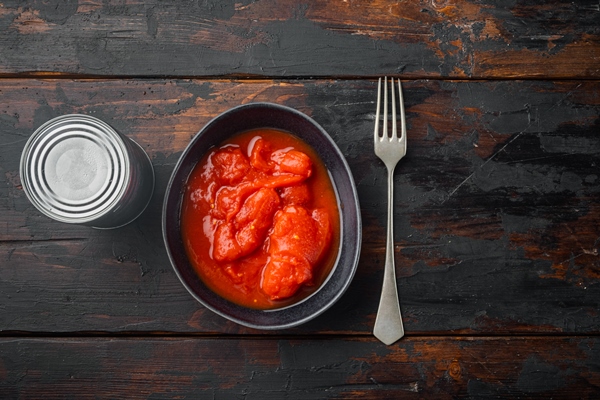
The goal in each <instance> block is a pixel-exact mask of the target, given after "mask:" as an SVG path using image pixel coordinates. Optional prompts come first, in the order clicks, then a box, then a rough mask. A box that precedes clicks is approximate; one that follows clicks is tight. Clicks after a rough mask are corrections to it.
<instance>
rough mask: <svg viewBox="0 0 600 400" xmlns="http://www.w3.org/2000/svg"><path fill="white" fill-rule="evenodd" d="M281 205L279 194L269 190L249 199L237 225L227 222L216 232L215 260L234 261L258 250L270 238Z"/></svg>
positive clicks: (239, 213)
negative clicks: (274, 218) (272, 225)
mask: <svg viewBox="0 0 600 400" xmlns="http://www.w3.org/2000/svg"><path fill="white" fill-rule="evenodd" d="M279 201H280V200H279V196H278V195H277V192H275V190H273V189H267V188H263V189H260V190H258V191H257V192H255V193H253V194H252V195H250V196H248V198H247V199H246V201H245V202H244V204H243V205H242V206H241V208H240V210H239V212H238V213H237V214H236V215H235V218H234V219H233V221H231V222H228V221H223V222H221V223H220V224H219V226H218V227H217V229H216V230H215V234H214V239H213V258H214V259H215V260H217V261H220V262H223V261H234V260H237V259H238V258H240V257H243V256H246V255H248V254H250V253H252V252H253V251H254V250H256V249H257V248H258V247H259V246H260V245H261V244H262V243H263V242H264V240H265V239H266V237H267V231H268V230H269V228H270V227H271V224H272V221H273V214H275V211H277V208H278V207H279Z"/></svg>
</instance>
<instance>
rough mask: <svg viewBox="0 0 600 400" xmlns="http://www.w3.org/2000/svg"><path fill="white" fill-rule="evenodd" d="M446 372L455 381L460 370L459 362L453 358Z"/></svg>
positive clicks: (458, 376)
mask: <svg viewBox="0 0 600 400" xmlns="http://www.w3.org/2000/svg"><path fill="white" fill-rule="evenodd" d="M448 374H449V375H450V376H451V377H452V379H454V380H455V381H458V380H460V377H461V370H460V364H459V363H458V361H456V360H454V361H452V362H451V363H450V366H449V367H448Z"/></svg>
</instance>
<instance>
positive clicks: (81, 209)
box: [20, 114, 154, 228]
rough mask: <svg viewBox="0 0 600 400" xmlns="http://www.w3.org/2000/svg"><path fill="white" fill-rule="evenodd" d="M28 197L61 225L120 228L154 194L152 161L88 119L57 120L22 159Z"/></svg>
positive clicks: (37, 134) (32, 140)
mask: <svg viewBox="0 0 600 400" xmlns="http://www.w3.org/2000/svg"><path fill="white" fill-rule="evenodd" d="M20 175H21V181H22V184H23V189H24V191H25V194H26V195H27V197H28V198H29V200H30V201H31V202H32V204H33V205H34V206H35V207H36V208H37V209H38V210H39V211H40V212H42V213H43V214H45V215H46V216H48V217H50V218H52V219H55V220H57V221H61V222H66V223H72V224H82V225H89V226H93V227H96V228H116V227H119V226H122V225H125V224H127V223H129V222H131V221H133V220H134V219H135V218H137V217H138V216H139V215H140V214H141V212H142V211H143V210H144V209H145V208H146V206H147V204H148V202H149V200H150V197H151V196H152V192H153V190H154V170H153V169H152V164H151V162H150V159H149V158H148V155H147V154H146V153H145V152H144V150H143V149H142V148H141V147H140V146H139V145H138V144H137V143H135V142H134V141H133V140H131V139H129V138H127V137H125V136H122V135H121V134H119V133H118V132H117V131H115V130H114V129H113V128H112V127H111V126H110V125H108V124H106V123H105V122H103V121H101V120H99V119H98V118H94V117H90V116H87V115H79V114H72V115H65V116H61V117H57V118H54V119H52V120H50V121H48V122H46V123H45V124H43V125H42V126H41V127H39V128H38V129H37V130H36V131H35V132H34V134H33V135H32V136H31V137H30V138H29V140H28V141H27V144H26V145H25V148H24V149H23V154H22V156H21V165H20Z"/></svg>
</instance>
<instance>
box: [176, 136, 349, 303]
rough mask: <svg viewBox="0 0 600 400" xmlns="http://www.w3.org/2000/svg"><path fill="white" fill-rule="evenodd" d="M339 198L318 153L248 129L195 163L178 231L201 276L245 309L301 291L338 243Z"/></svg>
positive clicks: (289, 299) (318, 275)
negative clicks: (179, 230)
mask: <svg viewBox="0 0 600 400" xmlns="http://www.w3.org/2000/svg"><path fill="white" fill-rule="evenodd" d="M339 230H340V216H339V210H338V200H337V197H336V194H335V191H334V189H333V185H332V182H331V180H330V177H329V174H328V173H327V169H326V168H325V166H324V164H323V162H322V161H321V159H320V158H319V156H318V155H317V153H316V152H315V151H314V149H312V148H311V147H310V146H309V145H308V144H306V143H305V142H303V141H302V140H301V139H299V138H298V137H296V136H294V135H291V134H289V133H287V132H283V131H280V130H276V129H254V130H251V131H248V132H244V133H241V134H238V135H235V136H233V137H231V138H229V139H227V140H226V141H225V142H223V143H221V144H220V145H219V146H217V147H215V148H213V149H211V150H210V151H209V152H208V153H207V154H206V155H205V156H204V157H203V158H202V159H201V160H200V161H199V162H198V164H197V165H196V166H195V167H194V169H193V170H192V172H191V174H190V176H189V179H188V182H187V184H186V189H185V194H184V198H183V203H182V209H181V235H182V240H183V244H184V247H185V249H186V252H187V254H188V258H189V259H190V262H191V264H192V266H193V267H194V269H195V271H196V272H197V274H198V275H199V276H200V278H201V279H202V280H203V282H204V283H205V284H206V285H207V286H208V287H210V288H211V290H213V291H214V292H215V293H217V294H219V295H220V296H222V297H224V298H226V299H228V300H230V301H232V302H234V303H236V304H239V305H241V306H244V307H249V308H257V309H271V308H277V307H282V306H285V305H288V304H291V303H294V302H297V301H299V300H301V299H302V298H305V297H307V296H308V295H310V294H311V293H313V292H314V291H315V290H317V289H318V288H319V286H320V285H321V284H322V283H323V282H324V281H325V279H326V278H327V276H328V274H329V272H330V271H331V268H332V266H333V264H334V262H335V259H336V256H337V252H338V249H339V237H340V233H339Z"/></svg>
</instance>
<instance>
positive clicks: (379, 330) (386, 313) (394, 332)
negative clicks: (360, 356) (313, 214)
mask: <svg viewBox="0 0 600 400" xmlns="http://www.w3.org/2000/svg"><path fill="white" fill-rule="evenodd" d="M390 86H391V88H392V89H391V91H392V93H391V94H392V96H391V97H392V134H391V136H390V135H388V111H387V110H388V90H387V77H386V78H385V79H384V105H383V107H384V109H383V123H382V125H383V129H382V130H383V134H382V135H380V133H379V112H380V107H381V78H379V85H378V87H377V112H376V115H375V133H374V143H375V154H376V155H377V156H378V157H379V158H380V159H381V161H383V162H384V164H385V166H386V167H387V171H388V200H387V201H388V216H387V240H386V246H385V269H384V275H383V287H382V290H381V298H380V300H379V309H378V310H377V317H376V319H375V327H374V329H373V334H374V335H375V337H376V338H377V339H379V340H381V341H382V342H383V343H385V344H386V345H390V344H392V343H394V342H395V341H397V340H398V339H400V338H402V336H404V325H403V324H402V314H401V313H400V302H399V299H398V288H397V286H396V266H395V264H394V223H393V222H394V221H393V218H394V216H393V200H394V169H395V167H396V164H397V163H398V161H400V159H401V158H402V157H404V156H405V155H406V120H405V116H404V100H403V98H402V85H401V84H400V80H399V79H398V92H399V95H398V97H399V103H400V105H399V107H400V124H401V135H400V136H398V130H397V126H396V99H395V94H394V78H391V82H390Z"/></svg>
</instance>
